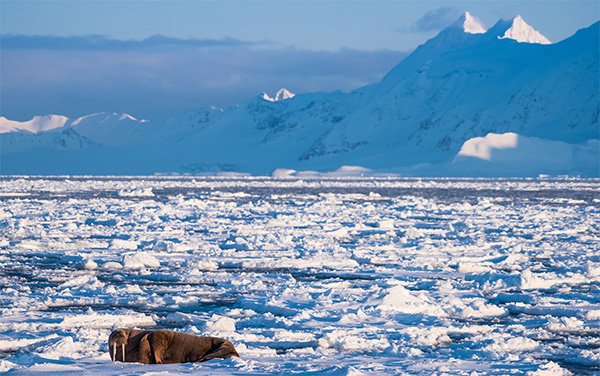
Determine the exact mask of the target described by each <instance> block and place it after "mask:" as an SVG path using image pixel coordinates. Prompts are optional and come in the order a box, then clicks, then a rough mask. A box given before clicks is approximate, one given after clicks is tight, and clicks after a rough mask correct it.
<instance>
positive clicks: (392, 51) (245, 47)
mask: <svg viewBox="0 0 600 376" xmlns="http://www.w3.org/2000/svg"><path fill="white" fill-rule="evenodd" d="M1 7H2V12H1V17H2V19H1V21H2V26H1V33H2V45H1V49H2V54H1V57H0V59H1V68H0V69H1V78H2V82H1V84H0V91H1V92H0V95H1V97H0V115H2V116H5V117H7V118H9V119H12V120H19V121H24V120H29V119H31V118H32V117H33V116H35V115H46V114H59V115H64V116H68V117H70V118H77V117H80V116H84V115H88V114H91V113H96V112H118V113H128V114H131V115H133V116H135V117H138V118H146V119H155V118H160V117H163V116H170V115H173V114H176V113H179V112H183V111H187V110H192V109H195V108H199V107H202V106H211V105H214V106H217V107H223V108H226V107H230V106H233V105H236V104H240V103H243V102H246V101H248V100H249V99H251V98H252V97H254V96H256V95H259V94H260V93H261V92H263V91H264V92H266V93H267V94H269V95H274V94H275V92H276V91H277V90H279V89H280V88H282V87H285V88H287V89H289V90H290V91H292V92H294V93H296V94H299V93H307V92H315V91H326V92H328V91H335V90H342V91H345V92H348V91H351V90H354V89H356V88H358V87H361V86H364V85H367V84H371V83H375V82H378V81H380V80H381V79H382V78H383V76H384V75H385V74H386V73H387V72H388V71H389V70H390V69H391V68H393V67H394V66H395V65H396V64H397V63H398V62H400V61H401V60H402V59H403V58H404V57H406V56H407V55H408V54H409V53H410V52H411V51H412V50H414V48H416V47H417V46H418V45H420V44H422V43H424V42H425V41H426V40H427V39H429V38H430V37H432V36H434V35H435V34H437V33H438V32H439V31H440V30H441V29H443V28H444V27H446V26H448V25H449V24H451V23H452V22H454V21H455V20H456V19H457V18H458V17H459V16H460V14H462V13H463V12H464V11H469V12H470V13H471V14H473V15H474V16H475V17H478V18H479V19H480V20H481V21H482V23H483V24H484V26H485V27H486V28H489V27H491V26H493V25H494V24H495V23H496V22H497V21H498V20H500V19H509V18H512V17H514V16H516V15H521V16H522V17H523V18H524V19H525V21H527V23H529V24H530V25H532V26H533V27H534V28H535V29H536V30H538V31H540V32H541V33H542V34H544V35H545V36H546V37H548V39H550V41H552V42H558V41H560V40H562V39H565V38H567V37H569V36H571V35H572V34H574V33H575V32H576V31H577V30H578V29H581V28H584V27H587V26H589V25H590V24H592V23H593V22H595V21H597V20H598V18H599V5H598V3H597V2H595V1H552V2H549V1H527V2H506V1H504V2H498V1H485V2H468V1H466V2H465V1H425V2H417V1H381V2H379V1H377V2H366V1H345V2H337V1H325V2H297V1H285V2H268V1H247V2H233V1H225V2H205V1H198V2H183V1H175V2H168V3H167V2H161V1H157V2H144V3H141V2H126V1H121V2H104V1H86V2H81V3H76V2H68V1H67V2H65V1H37V2H34V1H18V2H17V1H3V2H2V4H1Z"/></svg>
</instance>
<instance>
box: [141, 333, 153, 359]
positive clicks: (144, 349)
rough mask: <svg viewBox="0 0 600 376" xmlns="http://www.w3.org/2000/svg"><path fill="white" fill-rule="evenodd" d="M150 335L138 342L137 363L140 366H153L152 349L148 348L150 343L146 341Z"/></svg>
mask: <svg viewBox="0 0 600 376" xmlns="http://www.w3.org/2000/svg"><path fill="white" fill-rule="evenodd" d="M151 335H152V334H151V333H148V334H146V335H145V336H143V337H142V339H141V340H140V345H139V347H138V349H139V357H138V363H142V364H153V363H155V359H154V356H153V354H152V347H151V346H150V341H149V340H148V339H149V338H150V336H151Z"/></svg>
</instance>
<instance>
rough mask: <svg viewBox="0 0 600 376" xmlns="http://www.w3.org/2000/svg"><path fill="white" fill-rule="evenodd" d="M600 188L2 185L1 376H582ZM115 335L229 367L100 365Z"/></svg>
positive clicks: (33, 181) (594, 346) (597, 307)
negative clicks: (144, 335) (131, 330)
mask: <svg viewBox="0 0 600 376" xmlns="http://www.w3.org/2000/svg"><path fill="white" fill-rule="evenodd" d="M599 183H600V182H599V181H598V180H582V179H564V180H544V179H541V180H493V179H492V180H486V179H476V180H449V179H438V180H436V179H399V178H363V179H359V178H312V179H299V178H279V179H277V178H253V177H213V178H195V179H193V178H167V177H163V178H158V177H148V178H126V177H102V178H72V177H71V178H67V177H62V178H60V177H55V178H35V177H21V178H16V177H14V178H3V179H2V180H0V229H1V238H0V286H1V289H0V372H3V373H5V374H7V375H30V374H36V375H63V376H66V375H122V374H128V375H158V374H160V375H182V374H183V375H185V374H211V375H282V374H303V375H331V376H333V375H335V376H338V375H353V376H356V375H508V374H510V375H529V376H533V375H538V376H539V375H571V374H594V373H596V374H597V373H598V372H599V371H600V352H599V348H600V336H599V332H600V193H599V192H600V190H599V189H598V188H599ZM117 327H136V328H168V329H172V330H176V331H182V332H186V333H194V334H199V335H210V336H219V337H223V338H226V339H228V340H230V341H231V342H233V343H234V345H235V347H236V349H237V350H238V352H239V353H240V356H241V357H240V358H239V359H238V358H232V359H227V360H212V361H209V362H206V363H191V364H173V365H141V364H131V363H127V364H125V363H118V362H111V360H110V356H109V349H108V346H107V338H108V335H109V333H110V332H111V330H112V329H114V328H117Z"/></svg>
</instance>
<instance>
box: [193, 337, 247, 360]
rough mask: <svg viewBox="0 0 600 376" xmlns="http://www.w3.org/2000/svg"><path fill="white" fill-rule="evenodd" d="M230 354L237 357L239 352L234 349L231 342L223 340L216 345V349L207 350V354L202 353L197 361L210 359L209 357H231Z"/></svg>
mask: <svg viewBox="0 0 600 376" xmlns="http://www.w3.org/2000/svg"><path fill="white" fill-rule="evenodd" d="M232 356H237V357H239V354H238V353H237V351H235V348H234V347H233V345H232V344H231V342H229V341H225V340H224V341H223V342H222V343H221V345H220V346H218V347H217V348H216V349H214V350H213V351H211V352H209V353H208V354H206V355H204V356H203V357H202V358H200V359H199V360H198V361H199V362H205V361H207V360H211V359H215V358H221V359H227V358H231V357H232Z"/></svg>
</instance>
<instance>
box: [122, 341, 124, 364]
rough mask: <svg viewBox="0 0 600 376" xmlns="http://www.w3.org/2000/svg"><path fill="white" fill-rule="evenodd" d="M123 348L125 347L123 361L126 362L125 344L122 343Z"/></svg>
mask: <svg viewBox="0 0 600 376" xmlns="http://www.w3.org/2000/svg"><path fill="white" fill-rule="evenodd" d="M122 346H123V347H122V349H123V362H125V344H122Z"/></svg>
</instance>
